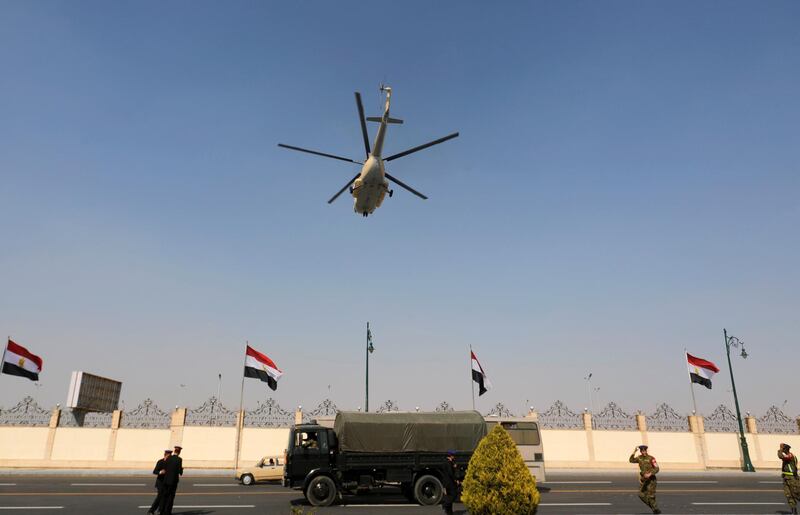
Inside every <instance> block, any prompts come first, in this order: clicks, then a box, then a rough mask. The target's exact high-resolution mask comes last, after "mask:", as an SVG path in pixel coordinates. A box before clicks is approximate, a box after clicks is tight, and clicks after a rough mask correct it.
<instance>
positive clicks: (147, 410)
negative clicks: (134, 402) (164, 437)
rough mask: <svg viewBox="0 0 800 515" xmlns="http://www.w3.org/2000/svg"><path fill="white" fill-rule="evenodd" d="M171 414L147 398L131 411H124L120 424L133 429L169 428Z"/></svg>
mask: <svg viewBox="0 0 800 515" xmlns="http://www.w3.org/2000/svg"><path fill="white" fill-rule="evenodd" d="M169 424H170V414H169V413H167V412H166V411H163V410H161V409H160V408H159V407H158V406H157V405H156V403H154V402H153V401H152V400H151V399H145V400H144V401H143V402H142V403H141V404H139V405H138V406H136V407H135V408H134V409H132V410H130V411H123V412H122V417H121V418H120V421H119V426H120V427H124V428H131V429H168V428H169Z"/></svg>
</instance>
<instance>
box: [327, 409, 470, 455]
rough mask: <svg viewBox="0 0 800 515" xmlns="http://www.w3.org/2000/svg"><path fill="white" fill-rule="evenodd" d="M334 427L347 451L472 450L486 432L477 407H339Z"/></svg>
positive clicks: (342, 446) (342, 447) (340, 446)
mask: <svg viewBox="0 0 800 515" xmlns="http://www.w3.org/2000/svg"><path fill="white" fill-rule="evenodd" d="M333 429H334V431H335V432H336V436H337V437H338V439H339V449H340V450H342V451H348V452H446V451H448V450H452V451H468V452H472V451H474V450H475V447H477V446H478V442H480V440H481V438H483V437H484V436H486V422H485V421H484V419H483V416H482V415H481V414H480V413H478V412H477V411H450V412H437V413H361V412H357V411H340V412H339V413H338V414H337V415H336V421H335V422H334V424H333Z"/></svg>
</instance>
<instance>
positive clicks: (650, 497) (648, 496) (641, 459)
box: [628, 445, 661, 513]
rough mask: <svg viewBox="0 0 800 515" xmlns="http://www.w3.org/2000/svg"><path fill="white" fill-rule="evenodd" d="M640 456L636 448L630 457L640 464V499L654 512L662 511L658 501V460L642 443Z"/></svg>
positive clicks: (631, 460) (629, 459) (632, 461)
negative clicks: (637, 454)
mask: <svg viewBox="0 0 800 515" xmlns="http://www.w3.org/2000/svg"><path fill="white" fill-rule="evenodd" d="M638 449H639V453H640V454H639V456H636V448H634V449H633V454H631V457H630V458H628V461H630V462H631V463H636V464H638V465H639V499H641V500H642V502H643V503H645V504H646V505H648V506H649V507H650V509H651V510H653V513H661V510H659V509H658V503H657V502H656V485H657V482H656V474H658V470H659V469H658V462H656V459H655V458H654V457H652V456H650V455H649V454H648V453H647V446H646V445H640V446H639V447H638Z"/></svg>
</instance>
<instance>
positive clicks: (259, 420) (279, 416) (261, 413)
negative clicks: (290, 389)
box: [234, 398, 294, 427]
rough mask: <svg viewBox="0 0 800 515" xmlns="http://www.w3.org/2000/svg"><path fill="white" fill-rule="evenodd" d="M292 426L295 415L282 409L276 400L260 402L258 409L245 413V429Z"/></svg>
mask: <svg viewBox="0 0 800 515" xmlns="http://www.w3.org/2000/svg"><path fill="white" fill-rule="evenodd" d="M235 423H236V421H235V420H234V424H235ZM292 424H294V413H292V412H291V411H288V410H285V409H283V408H281V407H280V405H279V404H278V403H277V401H275V399H271V398H270V399H267V400H266V401H263V402H262V401H259V403H258V407H257V408H256V409H254V410H250V411H248V410H245V412H244V425H245V427H289V426H291V425H292Z"/></svg>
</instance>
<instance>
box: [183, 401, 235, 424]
mask: <svg viewBox="0 0 800 515" xmlns="http://www.w3.org/2000/svg"><path fill="white" fill-rule="evenodd" d="M236 419H237V414H236V412H235V411H231V410H229V409H228V408H226V407H225V406H223V405H222V403H221V402H220V401H219V399H217V398H216V397H211V398H210V399H208V400H207V401H206V402H204V403H203V404H202V406H200V407H199V408H192V409H187V410H186V425H187V426H218V427H227V426H236Z"/></svg>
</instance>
